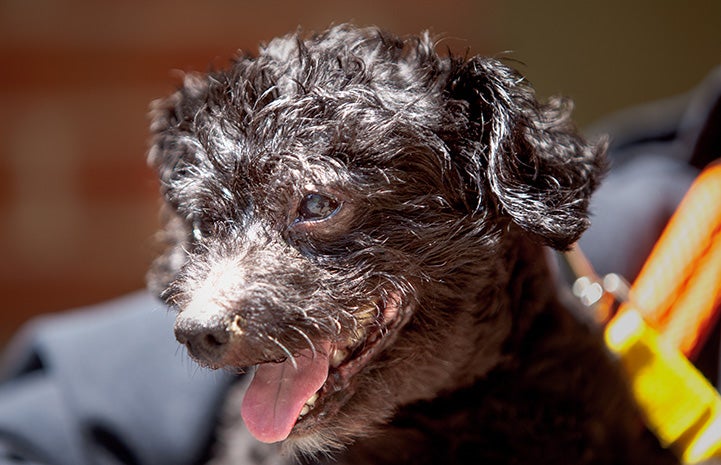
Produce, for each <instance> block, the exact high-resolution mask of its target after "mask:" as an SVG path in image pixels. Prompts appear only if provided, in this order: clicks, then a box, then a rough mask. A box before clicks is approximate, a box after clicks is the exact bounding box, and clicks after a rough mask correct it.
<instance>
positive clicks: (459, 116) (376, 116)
mask: <svg viewBox="0 0 721 465" xmlns="http://www.w3.org/2000/svg"><path fill="white" fill-rule="evenodd" d="M434 45H435V44H434V43H433V41H432V40H431V38H430V37H429V36H428V35H427V34H424V35H420V36H414V37H407V38H399V37H396V36H393V35H391V34H389V33H386V32H381V31H378V30H376V29H372V28H368V29H364V28H357V27H354V26H350V25H340V26H337V27H333V28H331V29H329V30H328V31H325V32H322V33H320V34H316V35H311V36H308V37H306V36H303V35H301V34H300V33H296V34H291V35H288V36H286V37H282V38H279V39H275V40H273V41H271V42H270V43H268V44H267V45H265V46H264V47H262V48H261V50H260V53H259V54H258V55H257V56H250V55H243V56H240V57H239V58H237V60H236V61H235V62H234V63H233V65H232V66H231V67H229V68H228V69H225V70H220V71H215V72H211V73H209V74H207V75H187V76H186V77H185V80H184V83H183V86H182V88H181V89H180V90H178V91H177V92H176V93H175V94H174V95H172V96H170V97H169V98H167V99H164V100H162V101H159V102H156V103H155V104H154V108H153V114H152V117H153V123H152V131H153V134H154V139H153V145H152V148H151V151H150V154H149V160H150V163H151V165H152V166H153V167H154V168H155V169H156V170H157V172H158V175H159V177H160V180H161V185H162V193H163V196H164V199H165V208H164V218H165V223H166V226H165V228H164V231H163V233H162V239H163V242H164V244H165V252H164V253H163V254H162V255H161V256H160V257H159V258H158V259H157V260H156V261H155V263H154V265H153V268H152V270H151V272H150V275H149V282H150V286H151V288H153V289H154V290H155V291H156V292H158V294H159V295H161V296H162V297H163V298H164V299H165V300H166V301H167V302H168V303H169V304H171V305H173V306H174V307H176V308H177V310H178V312H179V313H178V317H177V320H176V327H175V331H176V336H177V338H178V340H179V341H180V342H181V343H182V344H184V345H185V346H186V347H187V348H188V351H189V352H190V354H191V355H192V356H193V357H194V358H195V359H196V360H197V361H198V362H199V363H201V364H202V365H205V366H208V367H211V368H226V369H231V370H237V371H242V370H243V369H244V368H245V367H253V366H256V367H257V368H256V373H255V377H256V379H255V380H254V381H253V382H250V383H247V382H246V383H245V384H249V387H248V388H247V389H248V391H247V396H246V399H245V400H242V401H241V400H239V399H238V398H237V394H233V395H231V396H230V397H229V401H228V406H229V407H228V412H229V413H228V415H227V418H226V419H225V426H224V430H223V431H222V432H221V433H219V435H218V441H217V442H218V449H217V457H216V458H215V462H214V463H293V462H294V461H299V462H301V463H348V464H351V463H353V464H366V463H367V464H382V463H408V464H426V463H429V464H430V463H435V464H461V463H464V464H465V463H473V464H476V463H499V464H500V463H509V464H510V463H549V464H555V465H558V464H565V463H569V464H570V463H573V464H591V463H594V464H611V463H614V464H618V463H634V464H646V463H647V464H655V465H658V464H666V463H675V461H674V459H673V457H672V456H671V455H670V454H669V453H668V452H667V451H665V450H662V449H661V448H660V447H659V446H658V443H657V442H656V441H655V439H653V438H652V437H651V436H650V435H649V434H648V432H647V431H646V430H645V429H644V428H643V427H642V426H641V423H640V420H639V417H638V414H637V412H636V410H635V408H634V406H633V404H632V402H631V400H630V399H629V397H628V393H627V392H626V389H625V386H624V382H623V380H622V378H621V376H620V375H619V374H618V372H617V369H616V366H615V364H614V362H613V361H612V360H611V359H610V358H609V357H608V355H607V354H606V352H605V351H604V348H603V345H602V343H601V340H600V337H599V334H598V332H597V331H595V330H594V329H593V328H592V327H589V326H587V325H585V324H584V323H582V322H581V321H579V320H578V319H577V318H576V317H574V314H573V312H569V309H568V308H567V307H566V306H565V305H564V304H563V303H562V302H561V299H560V297H559V296H558V294H557V291H556V286H555V285H554V282H553V278H552V273H551V272H550V270H549V266H548V264H547V259H546V255H547V254H546V251H545V250H546V248H545V246H551V247H553V248H556V249H565V248H568V247H569V246H570V245H571V244H572V243H573V242H574V241H576V240H577V239H578V237H579V236H580V235H581V234H582V232H583V231H584V230H585V229H586V227H587V225H588V222H589V220H588V215H587V205H588V201H589V197H590V195H591V193H592V192H593V190H594V188H595V187H596V186H597V184H598V182H599V180H600V178H601V176H602V174H603V171H604V167H605V161H604V149H605V144H604V142H603V141H600V142H596V143H589V142H588V141H586V140H584V139H583V138H582V137H581V136H580V135H579V134H578V132H577V131H576V130H575V128H574V126H573V124H572V123H571V121H570V118H569V113H570V104H569V102H567V101H564V100H561V99H554V100H551V101H549V102H547V103H541V102H538V101H537V99H536V98H535V95H534V92H533V90H532V88H531V87H530V86H529V85H528V84H527V83H526V81H525V80H524V79H523V78H522V77H521V76H520V75H519V74H518V73H517V72H516V71H514V70H513V69H511V68H509V67H508V66H506V65H504V64H503V63H502V62H500V61H498V60H496V59H491V58H483V57H477V56H475V57H470V58H469V57H461V56H454V55H453V54H448V55H441V54H438V53H437V52H436V50H435V46H434ZM280 371H282V374H281V373H280ZM243 379H244V380H245V378H243ZM288 379H290V380H291V381H292V382H287V381H288ZM263 383H265V385H269V386H271V387H272V388H273V390H274V391H273V392H274V393H275V394H273V395H271V394H269V392H268V391H269V389H266V388H267V386H265V387H264V386H263ZM318 386H320V387H318ZM243 389H244V388H243ZM313 392H316V394H313ZM249 399H250V400H249ZM239 411H242V412H243V415H242V417H243V418H240V415H238V413H239ZM270 417H272V420H269V419H268V418H270ZM246 428H247V430H250V432H251V433H252V434H253V435H254V436H256V437H258V438H259V439H261V440H262V441H265V442H266V443H273V444H263V443H262V442H258V441H255V440H253V439H250V435H249V434H248V431H247V430H246ZM278 444H281V445H280V446H279V445H278Z"/></svg>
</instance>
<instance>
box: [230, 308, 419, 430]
mask: <svg viewBox="0 0 721 465" xmlns="http://www.w3.org/2000/svg"><path fill="white" fill-rule="evenodd" d="M380 310H381V311H380V315H382V322H381V323H380V324H378V323H371V324H365V325H362V329H361V331H359V332H360V334H359V335H358V337H357V338H355V339H354V340H353V341H350V342H348V343H343V344H341V343H332V342H330V341H323V342H321V343H317V344H316V347H315V351H311V350H310V349H305V350H303V351H301V352H300V353H298V354H296V355H295V356H294V357H293V358H288V359H286V360H284V361H282V362H276V363H272V362H271V363H262V364H259V365H257V366H256V371H255V375H254V377H253V380H252V381H251V383H250V385H249V386H248V389H247V391H246V393H245V397H244V398H243V403H242V406H241V415H242V417H243V421H244V422H245V425H246V427H247V428H248V431H250V433H251V434H252V435H253V436H255V438H256V439H258V440H260V441H262V442H268V443H272V442H278V441H282V440H284V439H286V438H287V437H288V436H289V435H290V434H291V432H292V431H293V430H294V429H295V431H298V432H300V431H302V430H305V429H308V428H311V427H312V426H313V424H315V423H316V422H317V421H319V420H320V419H322V418H327V417H328V416H331V415H333V414H335V413H336V412H337V411H338V410H339V409H340V408H341V407H342V406H343V404H345V403H346V402H347V401H348V399H349V398H350V397H351V396H352V395H353V393H354V390H353V384H354V383H353V380H354V378H355V377H356V375H357V374H358V373H359V372H361V371H362V370H363V368H364V367H365V366H366V365H368V363H369V362H370V361H371V360H372V359H373V358H374V357H375V355H376V354H378V353H379V352H381V351H382V350H383V348H385V347H386V346H387V345H388V344H390V343H391V342H392V339H393V337H394V335H395V334H396V333H397V331H396V329H398V328H399V327H400V326H402V325H403V324H405V320H406V319H407V316H408V315H409V313H410V312H407V311H402V310H403V309H402V308H401V305H400V299H398V298H396V297H394V296H392V297H391V298H389V299H388V302H387V303H386V304H385V305H384V306H382V308H381V309H380ZM374 313H375V312H374ZM374 320H376V321H377V318H374Z"/></svg>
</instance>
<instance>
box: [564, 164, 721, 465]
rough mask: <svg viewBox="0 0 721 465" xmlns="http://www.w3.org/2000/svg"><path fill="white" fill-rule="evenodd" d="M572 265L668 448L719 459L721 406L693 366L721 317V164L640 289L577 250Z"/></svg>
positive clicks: (686, 458)
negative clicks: (599, 270)
mask: <svg viewBox="0 0 721 465" xmlns="http://www.w3.org/2000/svg"><path fill="white" fill-rule="evenodd" d="M565 259H566V261H567V263H568V264H569V266H570V268H571V270H572V271H573V272H574V274H576V276H577V277H578V279H576V282H575V283H574V285H573V292H574V294H575V295H576V296H578V297H579V299H580V300H581V302H582V303H583V304H584V305H586V306H587V307H589V308H591V309H593V312H594V315H595V317H596V319H597V320H598V321H599V322H601V323H603V324H605V329H604V339H605V342H606V345H607V347H608V348H609V349H610V350H611V352H612V353H614V354H615V355H616V356H617V357H618V358H619V360H620V362H621V366H622V367H623V370H624V373H625V375H626V376H627V378H628V381H629V385H630V388H631V391H632V394H633V396H634V399H635V401H636V403H637V404H638V406H639V407H640V409H641V411H642V413H643V415H644V417H645V421H646V424H647V426H648V427H649V429H650V430H651V431H653V432H654V434H656V436H657V437H658V439H659V441H660V443H661V445H662V446H664V447H667V448H670V449H671V450H673V451H674V452H675V453H676V454H677V456H678V457H679V458H680V459H681V460H682V461H683V462H684V463H686V464H695V463H698V462H701V461H703V460H708V459H712V458H719V459H721V396H719V393H718V391H716V389H715V388H714V387H713V386H712V385H711V383H709V382H708V380H707V379H706V378H705V377H704V376H703V375H702V374H701V373H700V372H699V371H698V370H697V369H696V368H695V367H694V366H693V364H692V363H691V362H690V361H689V357H690V358H693V357H694V356H695V355H697V354H698V351H699V350H700V349H701V347H702V346H703V343H704V342H705V340H706V338H707V337H708V335H709V333H710V332H711V330H712V329H713V327H714V325H715V323H716V322H717V321H718V318H719V316H720V315H721V163H716V164H714V165H711V166H709V167H708V168H706V169H705V170H704V171H703V172H702V173H701V174H700V175H699V177H698V178H697V179H696V180H695V181H694V183H693V185H692V186H691V188H690V189H689V191H688V193H687V194H686V196H685V197H684V199H683V201H682V202H681V204H680V205H679V207H678V209H677V210H676V212H675V213H674V215H673V216H672V218H671V220H670V221H669V223H668V225H667V226H666V228H665V229H664V232H663V234H662V235H661V237H660V238H659V240H658V242H657V243H656V245H655V246H654V248H653V250H652V252H651V254H650V255H649V257H648V259H647V261H646V262H645V264H644V266H643V268H642V270H641V273H640V274H639V276H638V278H637V279H636V281H635V282H634V283H633V285H632V286H629V285H628V283H627V282H626V281H625V280H623V279H622V278H621V277H620V276H618V275H615V274H609V275H606V276H604V277H603V278H601V277H599V276H597V275H596V273H595V272H594V271H593V267H592V266H591V264H590V262H589V261H588V260H587V259H586V257H585V256H584V255H583V253H582V252H581V250H580V249H579V248H578V247H577V246H576V247H574V248H572V249H571V251H569V252H566V254H565Z"/></svg>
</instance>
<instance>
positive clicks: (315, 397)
mask: <svg viewBox="0 0 721 465" xmlns="http://www.w3.org/2000/svg"><path fill="white" fill-rule="evenodd" d="M317 400H318V393H317V392H316V393H315V394H313V395H312V396H310V399H308V400H307V401H305V405H307V406H309V407H311V408H312V407H314V406H315V401H317Z"/></svg>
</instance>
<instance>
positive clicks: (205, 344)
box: [175, 312, 230, 364]
mask: <svg viewBox="0 0 721 465" xmlns="http://www.w3.org/2000/svg"><path fill="white" fill-rule="evenodd" d="M175 338H176V339H177V340H178V342H179V343H181V344H183V345H185V346H186V347H187V348H188V351H189V352H190V354H191V355H192V356H193V357H195V358H196V359H199V360H201V361H205V362H208V363H211V364H212V363H217V362H219V361H220V360H221V359H222V358H223V355H224V354H225V353H226V351H227V348H228V343H229V341H230V329H229V327H228V320H227V319H226V318H224V316H223V315H221V314H207V313H199V314H197V313H196V314H193V313H187V314H186V313H185V312H183V313H181V314H180V315H178V317H177V319H176V320H175Z"/></svg>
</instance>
